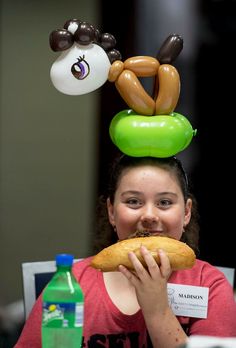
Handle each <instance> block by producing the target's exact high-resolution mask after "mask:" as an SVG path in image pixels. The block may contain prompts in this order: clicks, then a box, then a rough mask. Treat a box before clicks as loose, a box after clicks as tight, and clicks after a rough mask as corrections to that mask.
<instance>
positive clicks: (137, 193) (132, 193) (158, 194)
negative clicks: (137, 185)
mask: <svg viewBox="0 0 236 348" xmlns="http://www.w3.org/2000/svg"><path fill="white" fill-rule="evenodd" d="M127 194H129V195H142V194H143V193H142V192H140V191H136V190H129V191H124V192H122V193H121V196H125V195H127ZM165 195H171V196H175V197H176V196H177V193H175V192H171V191H164V192H159V193H157V194H156V196H165Z"/></svg>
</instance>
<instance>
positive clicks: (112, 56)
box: [107, 48, 122, 64]
mask: <svg viewBox="0 0 236 348" xmlns="http://www.w3.org/2000/svg"><path fill="white" fill-rule="evenodd" d="M107 56H108V58H109V60H110V63H111V64H112V63H113V62H115V61H116V60H121V59H122V56H121V54H120V52H119V51H117V50H116V49H115V48H113V49H112V50H111V51H109V52H107Z"/></svg>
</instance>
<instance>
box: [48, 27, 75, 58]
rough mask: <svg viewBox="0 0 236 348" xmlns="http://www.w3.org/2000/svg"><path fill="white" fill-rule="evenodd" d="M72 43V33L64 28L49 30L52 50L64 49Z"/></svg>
mask: <svg viewBox="0 0 236 348" xmlns="http://www.w3.org/2000/svg"><path fill="white" fill-rule="evenodd" d="M73 43H74V39H73V35H72V34H71V33H70V32H69V31H68V30H66V29H57V30H54V31H52V32H51V34H50V36H49V44H50V47H51V49H52V50H53V51H55V52H58V51H65V50H67V49H68V48H70V47H71V46H72V45H73Z"/></svg>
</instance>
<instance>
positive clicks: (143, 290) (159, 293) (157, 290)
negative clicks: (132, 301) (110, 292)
mask: <svg viewBox="0 0 236 348" xmlns="http://www.w3.org/2000/svg"><path fill="white" fill-rule="evenodd" d="M140 251H141V254H142V256H143V258H144V260H145V262H146V265H147V268H145V267H144V266H143V265H142V264H141V262H140V261H139V260H138V259H137V257H136V255H135V254H134V253H133V252H130V253H129V259H130V261H131V262H132V264H133V266H134V269H135V272H131V271H129V270H128V269H127V268H126V267H124V266H122V265H120V266H119V270H120V272H121V273H122V274H123V275H124V276H125V277H126V278H127V279H128V280H129V281H130V283H131V284H132V285H133V286H134V287H135V290H136V295H137V300H138V302H139V305H140V307H141V308H142V311H143V313H144V315H145V316H150V315H153V314H155V315H157V314H158V313H160V314H163V312H165V311H166V310H168V309H169V303H168V296H167V281H168V279H169V276H170V274H171V267H170V262H169V258H168V257H167V255H166V254H165V252H164V251H163V250H159V251H158V253H159V257H160V261H161V265H160V266H158V264H157V263H156V261H155V260H154V258H153V256H152V255H151V254H150V253H149V251H148V250H147V249H146V248H145V247H144V246H141V249H140Z"/></svg>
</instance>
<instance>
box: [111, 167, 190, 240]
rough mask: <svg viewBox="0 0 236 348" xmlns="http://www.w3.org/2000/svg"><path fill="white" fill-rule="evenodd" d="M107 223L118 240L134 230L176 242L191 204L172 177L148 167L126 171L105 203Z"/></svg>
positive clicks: (164, 171)
mask: <svg viewBox="0 0 236 348" xmlns="http://www.w3.org/2000/svg"><path fill="white" fill-rule="evenodd" d="M107 207H108V215H109V221H110V223H111V224H112V225H113V226H115V227H116V230H117V234H118V239H119V240H122V239H126V238H128V237H129V236H130V235H131V234H133V233H135V232H136V231H139V232H142V231H147V232H149V233H150V234H151V235H164V236H168V237H173V238H175V239H178V240H179V239H180V238H181V236H182V233H183V228H184V226H186V225H187V224H188V223H189V220H190V217H191V207H192V201H191V199H188V200H187V202H186V204H185V202H184V197H183V194H182V191H181V189H180V187H179V184H178V182H177V180H176V179H175V177H174V175H173V174H171V173H170V172H168V171H167V170H165V169H163V168H159V167H155V166H151V165H143V166H141V167H136V168H129V169H126V170H125V171H124V172H123V174H122V176H121V179H120V182H119V184H118V187H117V191H116V193H115V198H114V204H111V202H110V200H109V199H108V200H107Z"/></svg>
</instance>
